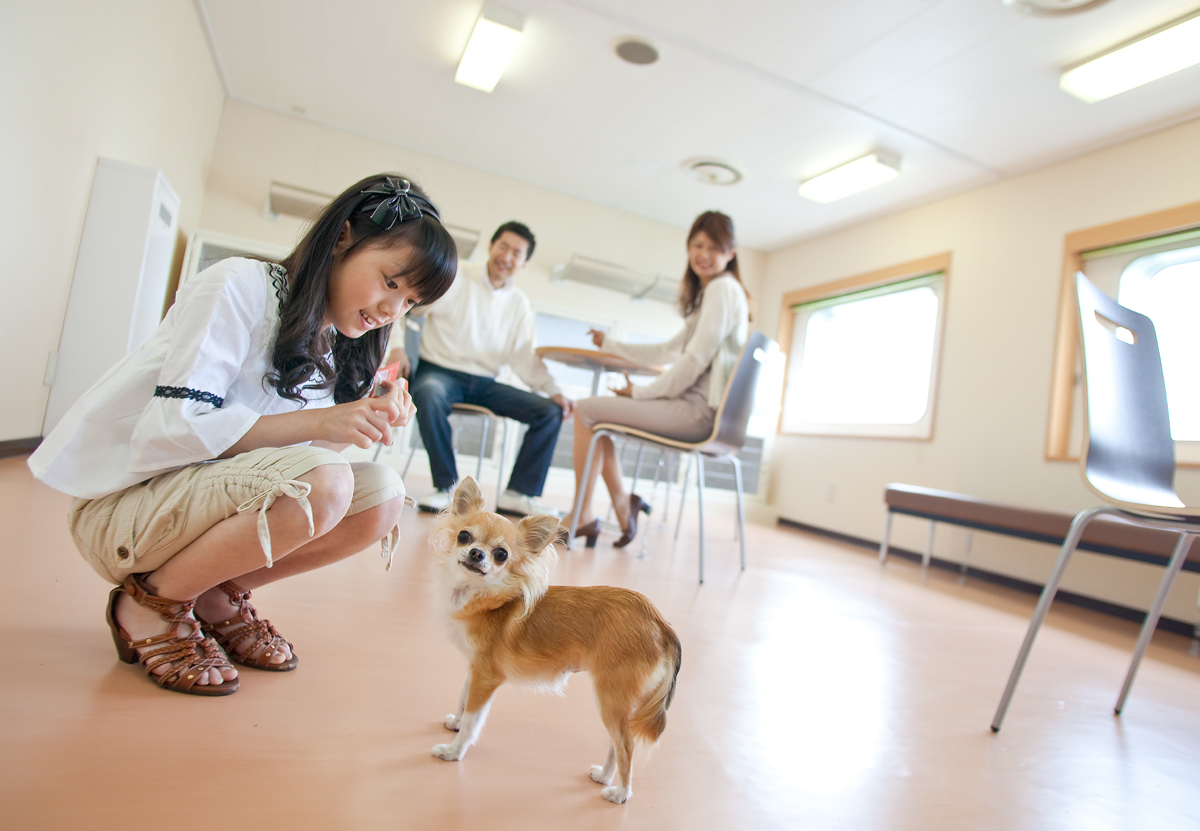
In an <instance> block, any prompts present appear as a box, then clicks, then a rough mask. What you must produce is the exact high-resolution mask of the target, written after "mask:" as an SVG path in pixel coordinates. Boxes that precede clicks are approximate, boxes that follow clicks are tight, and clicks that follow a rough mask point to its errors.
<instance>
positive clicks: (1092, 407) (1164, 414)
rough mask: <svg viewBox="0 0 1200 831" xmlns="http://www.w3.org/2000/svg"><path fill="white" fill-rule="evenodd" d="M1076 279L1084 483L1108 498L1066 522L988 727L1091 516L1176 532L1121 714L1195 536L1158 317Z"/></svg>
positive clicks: (999, 714) (1199, 525)
mask: <svg viewBox="0 0 1200 831" xmlns="http://www.w3.org/2000/svg"><path fill="white" fill-rule="evenodd" d="M1075 287H1076V296H1077V298H1078V312H1079V334H1080V338H1081V340H1082V343H1083V369H1084V372H1083V375H1084V392H1085V394H1084V400H1085V401H1086V406H1087V418H1086V419H1085V422H1086V430H1085V434H1084V449H1083V452H1082V453H1081V456H1080V468H1081V472H1082V474H1083V479H1084V482H1085V483H1086V484H1087V486H1088V487H1089V488H1090V489H1091V490H1092V491H1093V492H1094V493H1096V494H1097V495H1098V496H1099V497H1100V498H1101V499H1103V500H1104V501H1105V502H1106V503H1108V504H1105V505H1100V506H1097V507H1095V508H1088V509H1087V510H1084V511H1081V512H1080V513H1079V514H1078V515H1077V516H1076V517H1075V520H1074V521H1073V522H1072V523H1071V530H1070V531H1069V532H1068V533H1067V538H1066V539H1065V540H1064V541H1063V546H1062V550H1061V551H1060V553H1059V555H1058V561H1057V562H1056V563H1055V565H1054V569H1053V571H1052V572H1051V574H1050V578H1049V580H1048V581H1047V582H1046V586H1045V588H1044V589H1043V591H1042V596H1041V598H1040V599H1039V600H1038V605H1037V608H1036V609H1035V610H1034V613H1033V619H1032V620H1031V621H1030V623H1029V631H1028V632H1027V633H1026V634H1025V640H1024V642H1023V643H1022V644H1021V649H1020V651H1019V652H1018V653H1017V660H1016V662H1015V663H1014V664H1013V668H1012V672H1011V673H1010V675H1009V678H1008V684H1007V686H1006V687H1005V689H1004V694H1003V695H1002V696H1001V698H1000V705H999V707H997V709H996V715H995V717H994V718H993V719H992V731H993V732H999V730H1000V726H1001V724H1003V722H1004V716H1005V714H1006V713H1007V712H1008V705H1009V703H1010V702H1011V700H1012V696H1013V693H1014V692H1015V690H1016V688H1017V682H1018V681H1019V680H1020V678H1021V671H1022V670H1023V669H1024V667H1025V661H1026V660H1027V659H1028V657H1029V651H1030V649H1032V647H1033V641H1034V639H1035V638H1036V637H1037V633H1038V630H1039V629H1040V628H1041V625H1042V621H1043V620H1044V619H1045V617H1046V613H1047V611H1049V609H1050V604H1051V602H1052V601H1053V600H1054V595H1055V593H1056V592H1057V591H1058V586H1059V584H1060V583H1061V582H1062V577H1063V573H1064V572H1065V571H1066V569H1067V563H1068V562H1069V561H1070V559H1071V555H1072V554H1073V553H1074V551H1075V547H1076V546H1077V545H1078V543H1079V540H1080V538H1081V537H1082V536H1083V531H1084V528H1086V527H1087V524H1088V523H1089V522H1090V521H1091V520H1092V519H1093V518H1095V517H1097V516H1100V515H1102V514H1113V515H1114V516H1118V517H1120V518H1122V519H1125V520H1127V521H1129V522H1134V523H1138V524H1141V525H1148V526H1151V527H1153V528H1165V529H1169V530H1171V531H1175V532H1176V533H1178V534H1179V539H1178V541H1177V542H1176V544H1175V550H1174V552H1173V553H1172V554H1171V558H1170V560H1169V561H1168V564H1167V570H1166V573H1165V574H1164V575H1163V579H1162V582H1161V583H1160V584H1159V587H1158V592H1157V593H1156V594H1155V597H1154V600H1153V602H1152V603H1151V605H1150V609H1149V611H1148V612H1147V613H1146V619H1145V622H1144V623H1143V624H1142V630H1141V633H1140V634H1139V635H1138V641H1137V645H1136V646H1135V647H1134V651H1133V659H1132V661H1131V662H1130V664H1129V670H1128V672H1126V674H1125V682H1124V684H1122V686H1121V692H1120V694H1119V695H1118V697H1117V703H1116V705H1115V706H1114V708H1113V713H1114V715H1120V714H1121V711H1122V710H1123V709H1124V707H1125V701H1126V699H1127V698H1128V696H1129V691H1130V689H1131V688H1132V686H1133V679H1134V676H1135V675H1136V674H1137V670H1138V666H1139V665H1140V664H1141V661H1142V656H1143V655H1144V654H1145V652H1146V647H1147V646H1148V645H1149V643H1150V638H1151V636H1153V634H1154V629H1155V627H1156V626H1157V625H1158V619H1159V617H1160V616H1161V614H1162V610H1163V606H1164V605H1165V604H1166V602H1167V596H1168V595H1169V594H1170V592H1171V586H1172V585H1173V584H1174V582H1175V578H1176V577H1177V576H1178V575H1179V571H1180V569H1181V568H1182V567H1183V561H1184V560H1185V559H1186V558H1187V553H1188V550H1189V549H1190V548H1191V543H1192V540H1193V539H1194V538H1195V537H1197V536H1200V507H1189V506H1187V505H1185V504H1184V503H1183V502H1182V501H1181V500H1180V499H1179V496H1178V494H1176V492H1175V443H1174V440H1173V439H1172V438H1171V422H1170V416H1169V413H1168V409H1167V389H1166V382H1165V380H1164V379H1163V371H1162V359H1161V357H1160V355H1159V351H1158V337H1157V335H1156V334H1155V331H1154V324H1153V323H1152V322H1151V320H1150V318H1148V317H1146V316H1145V315H1141V314H1138V313H1137V312H1134V311H1131V310H1130V309H1126V308H1125V307H1124V306H1121V305H1119V304H1118V303H1117V302H1116V301H1114V300H1112V299H1111V298H1109V297H1108V296H1107V295H1106V294H1104V293H1103V292H1102V291H1100V290H1099V289H1098V288H1096V286H1094V285H1093V284H1092V283H1091V281H1089V280H1088V279H1087V278H1086V277H1084V276H1083V274H1077V275H1076V276H1075ZM1130 341H1132V342H1130Z"/></svg>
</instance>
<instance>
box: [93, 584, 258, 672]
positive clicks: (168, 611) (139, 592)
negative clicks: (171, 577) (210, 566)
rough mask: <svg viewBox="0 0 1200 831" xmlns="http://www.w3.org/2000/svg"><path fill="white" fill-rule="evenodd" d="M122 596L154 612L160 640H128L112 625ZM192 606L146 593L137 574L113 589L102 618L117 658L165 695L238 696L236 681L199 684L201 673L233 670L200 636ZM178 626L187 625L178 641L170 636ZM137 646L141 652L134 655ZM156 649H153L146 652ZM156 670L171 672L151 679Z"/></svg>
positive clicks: (191, 602) (217, 649)
mask: <svg viewBox="0 0 1200 831" xmlns="http://www.w3.org/2000/svg"><path fill="white" fill-rule="evenodd" d="M122 593H126V594H128V595H129V596H130V597H132V598H133V602H134V603H136V604H138V605H139V606H141V607H142V608H144V609H150V610H151V611H154V612H158V615H159V617H161V618H162V619H163V620H165V621H166V622H167V625H168V626H169V627H170V628H168V629H167V631H166V632H165V633H164V634H162V635H155V636H154V637H151V638H140V639H138V640H136V641H135V640H133V639H132V638H130V637H129V633H128V632H126V631H125V629H124V627H122V626H121V624H119V623H117V618H116V615H115V610H116V608H117V598H119V597H120V596H121V594H122ZM195 605H196V601H194V600H189V601H187V602H184V601H182V600H172V599H170V598H169V597H158V596H156V595H153V594H151V593H150V588H149V586H147V585H146V584H145V583H143V582H142V581H141V580H140V579H138V576H137V575H136V574H131V575H129V576H128V577H126V578H125V584H124V585H122V586H118V587H117V588H115V589H113V590H112V593H111V594H109V596H108V608H107V609H106V610H105V613H104V618H105V620H107V621H108V626H109V628H110V629H112V636H113V643H114V644H116V647H117V657H119V658H120V659H121V660H122V661H124V662H125V663H127V664H136V663H138V662H141V664H142V665H143V666H144V667H145V668H146V673H147V674H148V675H149V676H150V679H151V680H152V681H154V683H156V684H158V685H159V686H160V687H162V688H163V689H164V690H171V691H173V692H181V693H188V694H189V695H231V694H232V693H235V692H237V688H238V685H239V684H240V683H241V680H242V679H241V678H234V679H233V680H232V681H223V682H222V683H220V684H200V683H198V682H199V680H200V676H201V674H203V673H204V672H206V671H207V670H210V669H215V670H217V671H218V672H220V671H221V670H226V669H233V665H232V664H230V663H229V660H228V659H227V658H226V657H225V653H224V652H222V651H221V647H219V646H217V642H216V641H214V640H213V639H212V638H205V637H202V635H201V629H200V623H199V621H197V620H196V619H195V618H194V617H192V607H193V606H195ZM179 626H191V627H192V634H190V635H184V636H183V637H180V636H178V635H176V634H175V632H176V629H177V628H178V627H179ZM138 647H140V648H142V649H144V650H145V651H144V652H142V653H140V654H139V653H138V651H137V648H138ZM147 647H157V648H147ZM161 666H169V667H170V668H169V669H168V670H167V671H166V672H164V673H163V674H162V675H155V674H154V670H155V669H157V668H158V667H161Z"/></svg>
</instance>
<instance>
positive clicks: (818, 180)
mask: <svg viewBox="0 0 1200 831" xmlns="http://www.w3.org/2000/svg"><path fill="white" fill-rule="evenodd" d="M899 173H900V157H899V156H897V155H895V154H893V153H885V152H883V151H876V152H874V153H872V154H871V155H869V156H863V157H862V158H861V159H855V160H854V161H852V162H849V163H847V164H844V165H842V166H841V167H835V168H834V169H833V170H830V171H829V172H828V173H822V174H821V175H820V176H814V177H813V178H811V179H808V180H807V181H804V182H801V183H800V195H801V196H803V197H804V198H805V199H811V200H812V201H814V202H822V203H824V202H833V201H834V200H835V199H841V198H842V197H843V196H849V195H850V194H852V193H858V192H859V191H860V190H866V189H867V188H871V187H875V185H878V184H882V183H883V182H886V181H887V180H888V179H893V178H895V177H896V176H897V175H899Z"/></svg>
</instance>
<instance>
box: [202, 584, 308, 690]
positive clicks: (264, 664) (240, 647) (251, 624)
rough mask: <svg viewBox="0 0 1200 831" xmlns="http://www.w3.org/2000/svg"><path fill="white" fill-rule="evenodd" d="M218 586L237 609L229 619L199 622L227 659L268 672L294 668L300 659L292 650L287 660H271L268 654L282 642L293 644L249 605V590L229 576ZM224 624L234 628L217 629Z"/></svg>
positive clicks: (275, 649)
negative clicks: (250, 656) (225, 630)
mask: <svg viewBox="0 0 1200 831" xmlns="http://www.w3.org/2000/svg"><path fill="white" fill-rule="evenodd" d="M217 588H218V589H220V590H221V591H223V592H225V594H227V595H229V600H230V602H232V603H233V605H235V606H237V607H238V613H237V614H236V615H234V616H233V617H231V618H229V619H228V620H221V621H217V622H215V623H202V624H201V625H202V626H203V629H204V634H206V635H208V636H209V637H210V638H214V639H215V640H216V641H217V643H219V644H220V645H221V646H222V648H224V650H225V654H227V655H228V656H229V660H231V661H235V662H237V663H239V664H241V665H242V666H247V667H250V668H251V669H265V670H269V671H271V672H288V671H289V670H293V669H295V668H296V664H298V663H300V659H299V658H297V657H296V653H295V652H294V651H293V652H292V657H291V658H289V659H288V660H286V661H284V662H282V663H278V664H273V663H271V656H272V655H274V654H275V653H276V652H278V651H279V649H280V645H281V644H287V647H288V649H291V648H292V644H291V643H290V642H289V641H287V640H286V639H285V638H284V637H283V635H280V634H279V630H278V629H276V628H275V627H274V626H272V625H271V621H269V620H259V619H258V612H256V611H255V610H254V607H253V606H251V605H250V592H248V591H246V590H245V589H243V588H242V587H241V586H239V585H237V584H236V583H234V582H233V581H232V580H226V581H225V582H224V583H222V584H221V585H219V586H217ZM226 627H233V628H232V629H229V631H227V632H225V633H221V632H219V631H217V630H218V629H225V628H226ZM260 647H261V648H262V651H261V652H259V654H258V655H257V656H256V657H254V658H247V657H246V656H247V655H253V654H254V652H255V650H257V649H259V648H260Z"/></svg>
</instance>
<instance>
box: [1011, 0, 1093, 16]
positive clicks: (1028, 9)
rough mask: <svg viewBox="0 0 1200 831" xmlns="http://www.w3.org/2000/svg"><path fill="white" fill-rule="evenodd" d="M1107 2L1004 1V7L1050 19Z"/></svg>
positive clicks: (1062, 0) (1083, 0) (1090, 0)
mask: <svg viewBox="0 0 1200 831" xmlns="http://www.w3.org/2000/svg"><path fill="white" fill-rule="evenodd" d="M1107 2H1108V0H1004V5H1006V6H1012V7H1013V8H1014V9H1016V10H1017V11H1022V12H1025V13H1026V14H1037V15H1043V16H1046V17H1050V16H1053V15H1059V14H1075V13H1076V12H1085V11H1087V10H1088V9H1094V8H1096V6H1099V5H1101V4H1103V3H1107Z"/></svg>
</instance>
